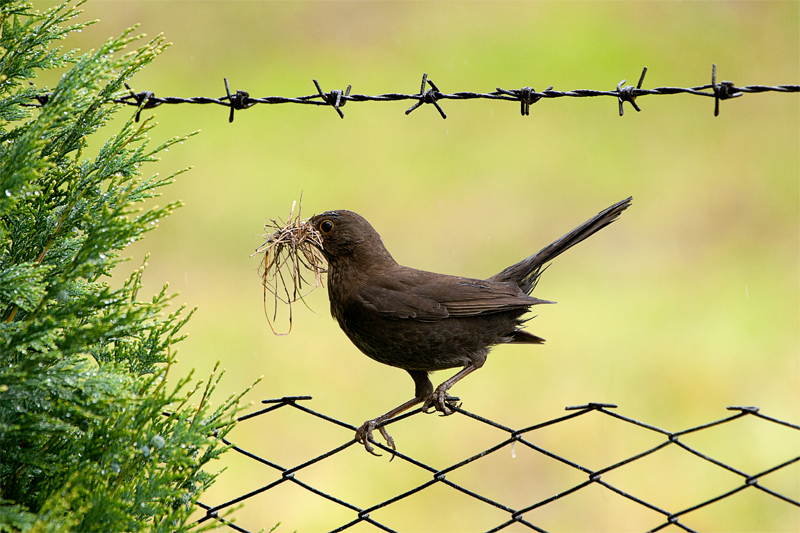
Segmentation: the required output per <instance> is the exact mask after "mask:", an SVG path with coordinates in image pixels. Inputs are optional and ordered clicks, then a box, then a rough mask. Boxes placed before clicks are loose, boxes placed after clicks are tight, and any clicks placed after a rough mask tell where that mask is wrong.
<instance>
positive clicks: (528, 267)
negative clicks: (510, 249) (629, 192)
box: [489, 197, 633, 293]
mask: <svg viewBox="0 0 800 533" xmlns="http://www.w3.org/2000/svg"><path fill="white" fill-rule="evenodd" d="M632 200H633V197H629V198H626V199H625V200H622V201H621V202H617V203H616V204H614V205H612V206H611V207H609V208H607V209H604V210H603V211H600V212H599V213H598V214H597V215H595V216H593V217H592V218H590V219H589V220H587V221H586V222H584V223H583V224H581V225H580V226H578V227H577V228H575V229H574V230H572V231H570V232H569V233H567V234H566V235H564V236H563V237H561V238H560V239H558V240H556V241H555V242H553V243H552V244H550V245H548V246H545V247H544V248H542V249H541V250H539V251H538V252H536V253H535V254H533V255H532V256H530V257H528V258H526V259H523V260H522V261H520V262H519V263H517V264H516V265H512V266H510V267H508V268H507V269H505V270H503V271H502V272H500V273H499V274H495V275H494V276H492V277H491V278H489V280H490V281H514V282H516V283H517V284H519V286H520V288H521V289H522V290H523V291H525V292H526V293H530V292H531V291H532V290H533V288H534V287H535V286H536V281H537V280H538V278H539V274H541V272H542V267H543V266H544V265H545V264H546V263H548V262H549V261H551V260H553V259H555V258H556V256H558V255H559V254H561V253H562V252H565V251H566V250H568V249H570V248H572V247H573V246H575V245H576V244H578V243H579V242H581V241H582V240H584V239H587V238H589V237H591V236H592V235H594V234H595V233H597V232H598V231H600V230H601V229H603V228H605V227H606V226H608V225H609V224H611V223H612V222H614V221H615V220H616V219H617V218H618V217H619V215H620V214H621V213H622V212H623V211H624V210H625V209H627V208H628V207H629V206H630V205H631V201H632Z"/></svg>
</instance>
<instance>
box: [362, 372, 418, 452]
mask: <svg viewBox="0 0 800 533" xmlns="http://www.w3.org/2000/svg"><path fill="white" fill-rule="evenodd" d="M406 371H407V372H408V373H409V374H410V375H411V379H413V380H414V397H413V398H411V399H410V400H408V401H407V402H406V403H404V404H402V405H398V406H397V407H395V408H394V409H392V410H391V411H389V412H388V413H386V414H383V415H381V416H379V417H378V418H373V419H372V420H367V421H366V422H364V423H363V424H361V427H360V428H358V429H357V430H356V442H358V443H360V444H363V445H364V448H366V450H367V451H368V452H369V453H371V454H372V455H377V456H380V454H379V453H375V448H373V447H372V445H371V444H370V443H369V441H371V440H372V442H375V441H374V440H373V439H372V432H373V431H375V428H376V427H377V426H380V425H381V424H383V423H384V422H386V421H387V420H389V419H390V418H394V417H396V416H397V415H399V414H400V413H402V412H403V411H406V410H407V409H410V408H412V407H414V406H415V405H417V404H418V403H422V402H423V401H425V399H426V398H428V397H429V396H430V395H431V393H432V392H433V384H432V383H431V380H430V378H428V373H427V372H426V371H424V370H406ZM377 429H378V431H380V432H381V435H382V436H383V438H384V439H385V440H386V444H388V445H389V447H391V448H392V450H393V451H395V450H397V448H395V446H394V439H393V438H392V436H391V435H389V432H388V431H386V428H385V427H383V426H381V427H378V428H377ZM392 459H394V454H392ZM390 461H391V459H390Z"/></svg>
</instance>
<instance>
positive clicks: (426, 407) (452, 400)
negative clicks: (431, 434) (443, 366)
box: [422, 388, 461, 416]
mask: <svg viewBox="0 0 800 533" xmlns="http://www.w3.org/2000/svg"><path fill="white" fill-rule="evenodd" d="M453 407H461V403H460V402H459V401H458V398H456V397H455V396H450V395H449V394H447V389H438V388H437V389H436V390H435V391H433V394H431V395H430V396H428V399H427V400H425V403H423V404H422V412H423V413H432V412H433V411H439V412H440V413H442V415H441V416H448V415H452V414H453V413H455V411H454V410H453Z"/></svg>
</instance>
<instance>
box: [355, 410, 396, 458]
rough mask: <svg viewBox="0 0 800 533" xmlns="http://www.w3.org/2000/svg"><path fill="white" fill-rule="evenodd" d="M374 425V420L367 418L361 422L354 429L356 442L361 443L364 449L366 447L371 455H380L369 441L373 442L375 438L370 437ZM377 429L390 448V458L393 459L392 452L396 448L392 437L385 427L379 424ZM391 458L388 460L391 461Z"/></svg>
mask: <svg viewBox="0 0 800 533" xmlns="http://www.w3.org/2000/svg"><path fill="white" fill-rule="evenodd" d="M376 425H377V424H376V420H367V421H366V422H364V423H363V424H361V427H360V428H358V429H357V430H356V442H358V443H359V444H363V445H364V449H366V450H367V451H368V452H369V453H371V454H372V455H374V456H376V457H380V456H381V454H379V453H377V452H376V451H375V448H374V447H373V446H372V444H370V441H372V442H375V439H373V438H372V432H373V431H375V426H376ZM377 429H378V431H379V432H380V434H381V436H382V437H383V439H384V440H385V441H386V444H388V445H389V447H390V448H391V449H392V459H394V452H395V451H397V448H396V447H395V445H394V439H393V438H392V436H391V435H389V432H388V431H386V428H385V427H383V426H380V427H378V428H377ZM392 459H389V461H390V462H391V460H392Z"/></svg>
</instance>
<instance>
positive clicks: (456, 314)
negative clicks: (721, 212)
mask: <svg viewBox="0 0 800 533" xmlns="http://www.w3.org/2000/svg"><path fill="white" fill-rule="evenodd" d="M631 200H632V198H628V199H626V200H623V201H621V202H619V203H616V204H614V205H612V206H611V207H609V208H608V209H605V210H604V211H601V212H600V213H598V214H597V215H596V216H594V217H592V218H591V219H589V220H588V221H586V222H584V223H583V224H581V225H580V226H578V227H577V228H575V229H574V230H572V231H570V232H569V233H567V234H566V235H564V236H563V237H561V238H560V239H558V240H556V241H555V242H554V243H552V244H550V245H549V246H545V247H544V248H542V249H541V250H540V251H539V252H537V253H535V254H533V255H532V256H530V257H528V258H527V259H523V260H522V261H520V262H519V263H517V264H515V265H512V266H510V267H508V268H506V269H505V270H503V271H502V272H500V273H499V274H496V275H494V276H492V277H490V278H488V279H486V280H479V279H471V278H462V277H458V276H448V275H445V274H436V273H434V272H425V271H423V270H416V269H413V268H408V267H404V266H401V265H399V264H397V262H396V261H395V260H394V259H393V258H392V256H391V254H389V251H388V250H386V247H385V246H384V245H383V241H382V240H381V237H380V235H378V233H377V232H376V231H375V230H374V229H373V228H372V226H371V225H370V224H369V222H367V221H366V220H364V218H362V217H361V216H359V215H357V214H356V213H353V212H352V211H328V212H325V213H322V214H321V215H316V216H314V217H312V218H311V219H310V221H309V223H311V224H312V225H313V226H314V228H316V229H317V230H318V231H319V233H320V234H321V236H322V253H323V255H324V256H325V259H326V260H327V262H328V296H329V298H330V303H331V315H333V317H334V318H335V319H336V320H337V321H338V322H339V325H340V326H341V328H342V330H344V332H345V333H346V334H347V336H348V337H349V338H350V340H351V341H353V344H355V345H356V346H357V347H358V349H359V350H361V351H362V352H364V353H365V354H366V355H367V356H369V357H370V358H372V359H374V360H376V361H378V362H380V363H384V364H386V365H390V366H394V367H398V368H402V369H404V370H405V371H407V372H408V373H409V374H410V375H411V378H412V379H413V380H414V397H413V398H412V399H410V400H409V401H407V402H405V403H403V404H402V405H399V406H398V407H396V408H394V409H392V410H391V411H389V412H388V413H386V414H384V415H381V416H379V417H377V418H374V419H372V420H368V421H366V422H364V424H363V425H362V426H361V427H360V428H358V430H357V431H356V440H357V441H358V442H359V443H361V444H363V445H364V447H365V448H366V449H367V451H368V452H370V453H372V454H374V455H378V454H376V453H375V451H374V448H373V447H372V445H370V440H372V432H373V431H374V430H375V429H376V428H377V429H378V430H379V431H380V433H381V435H383V438H384V439H386V442H387V443H388V444H389V446H391V448H392V449H395V445H394V439H392V437H391V436H390V435H389V433H388V432H387V431H386V429H385V428H384V427H383V426H382V425H381V424H383V423H384V422H386V421H387V420H389V419H390V418H393V417H395V416H397V415H398V414H400V413H402V412H403V411H405V410H406V409H409V408H411V407H413V406H414V405H416V404H418V403H422V402H424V404H423V409H424V410H426V411H428V410H430V408H431V407H432V408H434V409H436V410H437V411H440V412H441V413H442V414H444V415H449V414H452V413H453V409H452V405H453V401H454V398H451V397H449V396H448V395H447V391H448V390H449V389H450V387H452V386H453V385H454V384H455V383H457V382H458V381H459V380H461V379H462V378H464V377H465V376H467V375H468V374H470V373H472V372H474V371H475V370H477V369H478V368H480V367H481V366H483V363H484V362H485V361H486V356H487V354H488V353H489V348H491V347H492V346H494V345H496V344H504V343H513V344H542V343H543V342H544V339H542V338H541V337H537V336H536V335H533V334H532V333H528V332H527V331H525V330H523V329H522V324H523V323H524V322H525V320H522V319H521V317H522V315H523V314H525V313H526V312H527V311H528V310H529V309H530V307H531V306H533V305H537V304H541V303H554V302H549V301H547V300H540V299H538V298H534V297H532V296H529V294H530V292H531V291H532V290H533V288H534V287H535V286H536V282H537V280H538V278H539V275H540V274H541V272H542V268H543V267H544V265H545V264H546V263H548V262H549V261H550V260H552V259H554V258H555V257H556V256H557V255H559V254H560V253H561V252H564V251H565V250H567V249H569V248H571V247H572V246H574V245H576V244H578V243H579V242H581V241H582V240H584V239H586V238H588V237H590V236H591V235H593V234H594V233H596V232H597V231H599V230H601V229H602V228H604V227H606V226H607V225H609V224H610V223H612V222H613V221H614V220H616V219H617V217H619V215H620V213H622V211H624V210H625V209H627V208H628V206H630V205H631ZM455 367H462V369H461V370H460V371H458V373H456V374H455V375H454V376H453V377H451V378H450V379H448V380H447V381H445V382H444V383H442V384H441V385H439V386H438V387H437V388H436V390H434V389H433V385H432V383H431V380H430V379H429V378H428V373H429V372H432V371H435V370H444V369H446V368H455ZM373 442H374V441H373Z"/></svg>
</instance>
